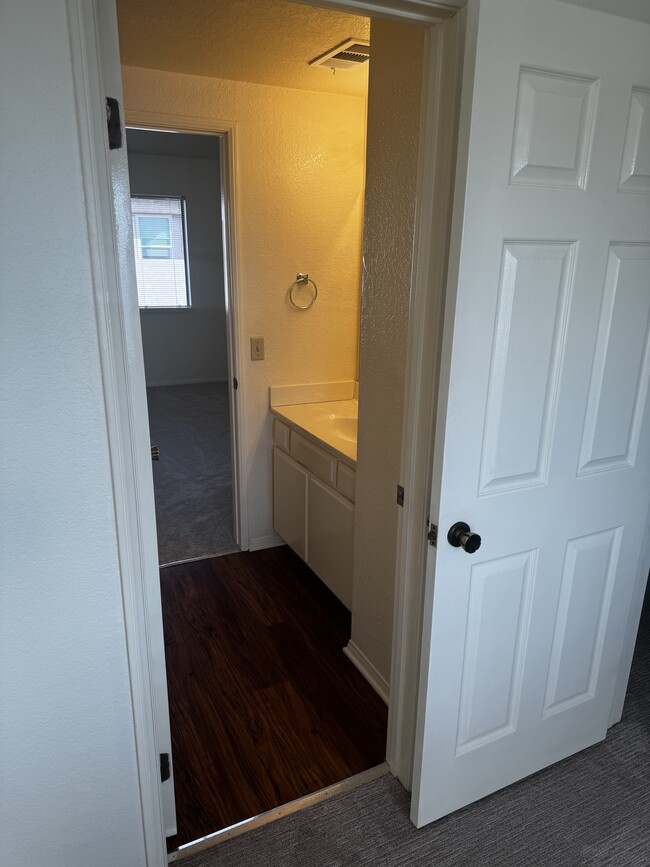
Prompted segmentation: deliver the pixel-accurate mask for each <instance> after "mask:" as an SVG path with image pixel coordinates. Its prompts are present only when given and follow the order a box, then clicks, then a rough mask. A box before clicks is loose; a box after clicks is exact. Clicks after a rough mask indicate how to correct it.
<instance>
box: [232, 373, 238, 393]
mask: <svg viewBox="0 0 650 867" xmlns="http://www.w3.org/2000/svg"><path fill="white" fill-rule="evenodd" d="M232 387H233V388H234V390H235V391H237V389H238V388H239V383H238V382H237V377H236V376H233V378H232Z"/></svg>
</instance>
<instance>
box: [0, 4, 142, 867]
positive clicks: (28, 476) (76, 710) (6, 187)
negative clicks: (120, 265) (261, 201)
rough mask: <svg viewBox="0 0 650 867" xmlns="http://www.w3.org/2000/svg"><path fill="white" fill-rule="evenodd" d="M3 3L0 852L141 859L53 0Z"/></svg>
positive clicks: (64, 73)
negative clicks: (0, 792) (46, 1)
mask: <svg viewBox="0 0 650 867" xmlns="http://www.w3.org/2000/svg"><path fill="white" fill-rule="evenodd" d="M1 17H2V22H1V26H0V103H1V104H2V106H3V122H2V127H1V130H0V139H1V141H0V154H1V155H2V157H1V159H2V170H1V171H0V202H1V203H2V225H3V231H2V233H1V234H0V286H1V287H2V316H1V318H0V365H1V368H2V399H1V404H2V413H1V416H0V425H1V426H0V478H1V480H2V481H1V485H0V497H1V502H0V513H1V514H2V519H1V524H0V535H1V538H0V545H1V548H0V550H1V551H2V555H1V557H0V564H1V566H0V569H1V575H0V697H1V698H0V781H1V786H2V795H1V796H0V802H1V806H0V839H1V840H2V842H1V844H0V845H1V849H0V853H1V854H0V862H1V863H2V864H7V865H20V867H88V865H90V864H92V865H93V867H104V865H105V867H117V865H128V867H139V865H143V864H144V848H143V847H144V844H143V832H142V819H141V812H140V799H139V791H138V781H137V772H136V759H135V748H134V734H133V723H132V712H131V702H130V692H129V677H128V669H127V657H126V646H125V638H124V620H123V614H122V600H121V594H120V576H119V572H118V561H117V548H116V532H115V524H114V511H113V499H112V488H111V477H110V471H109V464H108V446H107V435H106V419H105V414H104V402H103V396H102V386H101V381H100V368H99V352H98V343H97V325H96V321H95V310H94V305H93V286H92V278H91V272H90V263H89V254H88V240H87V239H88V235H87V225H86V219H85V211H84V201H83V197H82V189H81V180H80V178H81V167H80V157H79V143H78V137H77V124H76V117H75V105H74V96H73V91H72V72H71V58H70V45H69V37H68V32H67V16H66V4H65V2H64V0H49V2H48V3H43V2H40V0H4V2H3V3H2V12H1Z"/></svg>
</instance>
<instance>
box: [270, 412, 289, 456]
mask: <svg viewBox="0 0 650 867" xmlns="http://www.w3.org/2000/svg"><path fill="white" fill-rule="evenodd" d="M290 434H291V428H289V427H287V426H286V424H282V422H281V421H279V420H278V419H277V418H276V419H274V421H273V445H274V446H278V447H279V448H281V449H283V450H284V451H285V452H288V451H289V436H290Z"/></svg>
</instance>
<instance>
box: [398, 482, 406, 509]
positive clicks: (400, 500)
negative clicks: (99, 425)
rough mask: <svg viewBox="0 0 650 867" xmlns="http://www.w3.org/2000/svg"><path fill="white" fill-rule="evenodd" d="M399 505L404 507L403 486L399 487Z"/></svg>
mask: <svg viewBox="0 0 650 867" xmlns="http://www.w3.org/2000/svg"><path fill="white" fill-rule="evenodd" d="M397 505H398V506H403V505H404V488H403V487H402V486H401V485H398V486H397Z"/></svg>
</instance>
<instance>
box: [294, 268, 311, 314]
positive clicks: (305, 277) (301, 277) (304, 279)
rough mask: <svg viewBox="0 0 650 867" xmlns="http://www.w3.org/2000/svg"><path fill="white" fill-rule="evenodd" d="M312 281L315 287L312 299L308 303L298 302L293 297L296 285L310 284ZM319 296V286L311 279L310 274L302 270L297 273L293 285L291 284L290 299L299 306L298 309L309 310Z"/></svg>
mask: <svg viewBox="0 0 650 867" xmlns="http://www.w3.org/2000/svg"><path fill="white" fill-rule="evenodd" d="M310 283H311V285H312V286H313V287H314V295H313V297H312V299H311V301H308V302H307V303H306V304H298V303H296V301H295V300H294V297H293V293H294V290H295V288H296V286H308V285H309V284H310ZM317 298H318V286H317V285H316V284H315V283H314V281H313V280H311V279H310V277H309V274H303V273H302V272H301V273H299V274H296V279H295V280H294V282H293V283H292V284H291V286H289V301H291V303H292V304H293V306H294V307H297V308H298V310H309V308H310V307H311V306H312V304H313V303H314V301H315V300H316V299H317Z"/></svg>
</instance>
